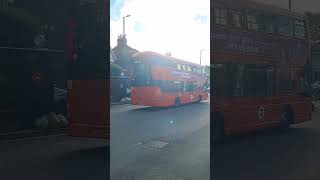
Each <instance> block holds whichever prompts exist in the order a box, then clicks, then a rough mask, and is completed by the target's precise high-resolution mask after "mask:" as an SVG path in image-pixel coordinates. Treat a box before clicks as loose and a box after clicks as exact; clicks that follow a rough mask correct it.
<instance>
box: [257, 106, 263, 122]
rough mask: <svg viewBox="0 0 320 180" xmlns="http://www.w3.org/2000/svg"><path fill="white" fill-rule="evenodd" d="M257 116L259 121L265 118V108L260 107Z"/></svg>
mask: <svg viewBox="0 0 320 180" xmlns="http://www.w3.org/2000/svg"><path fill="white" fill-rule="evenodd" d="M257 115H258V119H259V120H262V119H263V118H264V107H263V106H260V107H259V109H258V113H257Z"/></svg>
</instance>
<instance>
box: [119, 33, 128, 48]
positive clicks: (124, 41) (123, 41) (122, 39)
mask: <svg viewBox="0 0 320 180" xmlns="http://www.w3.org/2000/svg"><path fill="white" fill-rule="evenodd" d="M117 45H118V46H121V47H123V45H127V38H126V36H123V35H119V36H118V39H117Z"/></svg>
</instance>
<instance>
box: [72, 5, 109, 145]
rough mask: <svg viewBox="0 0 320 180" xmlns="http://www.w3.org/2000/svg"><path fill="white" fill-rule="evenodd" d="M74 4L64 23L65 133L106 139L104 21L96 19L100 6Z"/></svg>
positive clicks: (105, 43) (106, 87)
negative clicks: (67, 124) (67, 127)
mask: <svg viewBox="0 0 320 180" xmlns="http://www.w3.org/2000/svg"><path fill="white" fill-rule="evenodd" d="M91 2H92V1H91ZM78 5H79V6H76V8H75V9H73V10H74V12H75V13H74V14H73V16H72V18H70V19H69V21H68V25H69V26H68V39H69V42H68V43H67V46H68V47H69V48H71V49H68V51H67V52H69V53H70V54H69V56H67V58H68V62H69V64H68V65H69V81H68V112H69V119H70V132H69V133H70V135H71V136H76V137H92V138H107V139H108V138H109V133H110V131H109V124H110V119H109V99H110V96H109V80H108V76H109V60H108V58H107V57H108V56H109V55H108V48H109V44H108V43H109V42H108V38H107V35H108V28H107V25H106V20H101V18H96V15H97V11H101V8H103V6H101V5H100V6H99V4H97V3H83V2H82V3H81V4H78ZM97 7H98V10H97ZM100 7H101V8H100Z"/></svg>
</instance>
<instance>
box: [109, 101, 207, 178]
mask: <svg viewBox="0 0 320 180" xmlns="http://www.w3.org/2000/svg"><path fill="white" fill-rule="evenodd" d="M209 110H210V103H209V102H208V101H205V102H201V103H196V104H190V105H185V106H181V107H177V108H152V107H141V106H132V105H121V106H113V107H112V108H111V114H110V117H111V142H110V164H111V166H110V171H111V179H112V180H142V179H143V180H149V179H152V180H194V179H201V180H209V178H210V123H209V122H210V111H209Z"/></svg>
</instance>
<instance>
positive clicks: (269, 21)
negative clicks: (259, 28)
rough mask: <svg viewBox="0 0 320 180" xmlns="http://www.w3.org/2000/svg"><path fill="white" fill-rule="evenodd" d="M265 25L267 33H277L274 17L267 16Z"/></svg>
mask: <svg viewBox="0 0 320 180" xmlns="http://www.w3.org/2000/svg"><path fill="white" fill-rule="evenodd" d="M264 26H265V32H266V33H271V34H273V33H275V23H274V19H273V18H272V17H265V18H264Z"/></svg>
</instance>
